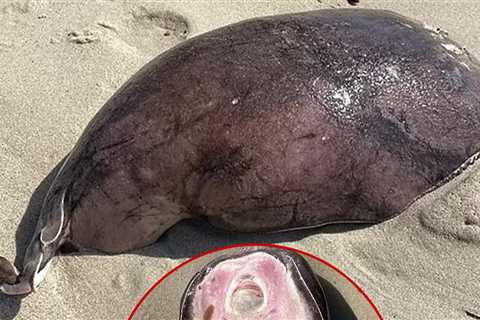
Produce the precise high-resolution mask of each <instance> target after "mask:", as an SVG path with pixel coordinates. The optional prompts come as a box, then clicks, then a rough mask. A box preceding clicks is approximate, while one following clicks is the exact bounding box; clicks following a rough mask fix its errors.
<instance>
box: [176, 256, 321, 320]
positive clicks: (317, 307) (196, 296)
mask: <svg viewBox="0 0 480 320" xmlns="http://www.w3.org/2000/svg"><path fill="white" fill-rule="evenodd" d="M242 249H243V250H242V251H241V252H240V253H235V254H231V253H227V254H225V255H222V256H219V257H217V258H215V259H214V260H212V261H211V262H209V263H208V264H206V265H205V266H204V267H203V268H202V269H201V270H200V271H198V272H197V273H196V274H195V275H194V276H193V278H192V279H191V280H190V282H189V284H188V285H187V288H186V289H185V291H184V293H183V296H182V300H181V302H180V317H179V320H195V319H208V320H214V319H231V318H230V316H231V315H228V314H221V315H219V311H220V310H215V308H214V307H213V306H214V305H216V306H217V309H218V305H224V304H225V303H229V302H230V303H231V302H232V301H233V299H232V297H226V296H225V294H223V295H222V294H221V295H218V296H212V295H210V292H209V293H208V294H207V293H206V292H205V290H207V287H208V285H209V283H208V282H209V281H211V280H213V279H215V281H216V284H215V286H216V288H215V289H216V290H219V289H220V288H223V287H222V286H223V285H225V286H234V287H235V286H239V287H241V283H235V282H236V281H235V280H236V279H235V277H237V278H245V279H249V278H251V279H254V280H257V281H258V282H259V283H260V282H264V283H267V284H282V283H283V284H285V283H288V281H284V280H285V279H281V278H279V277H278V274H275V271H273V270H272V266H271V265H266V266H265V265H264V266H262V263H261V261H260V262H259V261H258V260H261V259H256V260H255V258H253V257H254V254H258V253H261V254H265V255H268V256H271V257H274V258H275V260H277V261H278V262H279V263H281V264H282V265H283V266H284V268H285V270H286V271H287V272H286V275H285V276H287V277H290V278H291V283H293V284H294V286H295V290H292V287H288V286H285V287H281V290H280V291H286V292H288V291H289V290H292V292H288V294H287V296H290V299H291V300H289V301H278V300H276V298H278V297H270V296H269V295H270V292H268V291H269V290H268V285H267V286H265V287H263V288H260V286H259V288H258V289H259V290H260V291H262V290H264V291H265V292H258V293H257V295H258V296H261V297H262V298H263V299H264V301H263V303H262V304H263V305H264V309H266V308H265V307H267V308H268V307H269V308H270V310H269V311H274V312H275V311H276V312H279V311H280V310H282V307H286V309H290V308H291V309H294V308H295V307H297V306H296V305H295V304H300V305H303V307H304V308H305V309H304V310H305V311H307V313H308V315H309V319H310V317H311V319H315V320H328V319H330V310H329V307H328V301H327V299H326V296H325V292H324V289H323V287H322V285H321V284H320V282H319V281H318V278H319V276H317V275H316V274H315V273H314V271H313V270H312V268H311V267H310V265H309V264H308V262H307V261H306V260H305V258H304V257H303V256H301V255H300V254H298V253H296V252H293V251H289V250H285V249H278V248H273V247H272V248H267V247H265V248H261V249H251V248H249V249H246V248H242ZM242 257H246V258H247V259H249V260H247V261H246V264H247V268H248V266H253V265H254V266H255V267H253V268H251V269H250V270H248V271H246V270H245V269H243V268H242V266H240V268H237V269H234V268H227V270H228V269H229V270H228V271H227V273H232V274H234V276H233V277H232V278H233V280H232V281H230V282H229V281H227V282H225V283H224V281H225V277H224V275H222V274H220V275H219V276H218V277H212V279H207V276H208V275H209V274H211V273H214V272H216V269H218V267H219V265H220V264H222V263H225V262H234V261H235V260H238V259H239V258H242ZM262 267H265V269H266V270H262ZM248 287H252V284H251V283H250V285H249V286H247V288H248ZM277 289H279V288H277ZM216 290H215V291H216ZM202 291H203V292H202ZM235 291H236V290H226V289H225V290H221V289H220V290H219V292H229V293H230V294H234V292H235ZM293 291H295V292H293ZM296 294H298V295H299V296H300V299H299V300H297V299H295V295H296ZM269 299H270V300H271V301H269ZM196 300H197V301H196ZM198 300H200V301H198ZM205 300H210V301H205ZM282 302H283V303H286V304H287V306H283V305H281V303H282ZM201 305H210V306H209V307H207V308H206V309H205V308H204V309H201V307H200V308H198V307H199V306H201ZM267 310H268V309H267ZM267 310H263V314H262V311H261V310H260V311H259V312H258V313H259V314H250V315H249V316H250V317H251V319H257V318H262V319H265V318H266V319H277V318H278V319H283V318H285V315H282V314H280V315H277V317H276V316H275V315H274V314H270V313H269V312H268V311H267ZM222 311H224V310H222ZM222 311H220V313H223V312H222ZM266 311H267V312H266ZM288 311H289V310H283V312H288ZM296 311H300V310H296ZM202 315H203V317H202ZM265 316H267V317H265ZM282 316H283V317H282ZM297 317H300V314H297ZM244 318H248V317H245V316H243V317H241V316H240V317H239V319H244ZM248 319H250V318H248ZM298 319H299V320H300V319H301V318H298ZM301 320H304V319H301Z"/></svg>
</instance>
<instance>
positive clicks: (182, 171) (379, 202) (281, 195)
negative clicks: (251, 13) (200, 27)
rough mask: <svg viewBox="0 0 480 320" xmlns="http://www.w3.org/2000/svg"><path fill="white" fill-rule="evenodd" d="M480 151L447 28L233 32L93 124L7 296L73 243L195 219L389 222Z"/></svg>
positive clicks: (150, 235)
mask: <svg viewBox="0 0 480 320" xmlns="http://www.w3.org/2000/svg"><path fill="white" fill-rule="evenodd" d="M479 150H480V71H479V64H478V63H477V62H475V61H473V59H472V58H471V57H470V56H469V55H468V54H466V53H465V51H464V50H463V49H461V48H460V47H459V46H458V45H457V44H455V43H453V42H451V41H450V40H448V39H446V38H445V37H444V35H441V34H438V33H435V32H434V31H432V30H429V29H425V28H424V27H423V26H421V25H419V24H417V23H415V22H413V21H411V20H408V19H406V18H404V17H401V16H399V15H395V14H392V13H389V12H385V11H374V10H322V11H315V12H307V13H299V14H289V15H281V16H272V17H264V18H257V19H253V20H248V21H245V22H241V23H237V24H234V25H230V26H226V27H224V28H220V29H218V30H214V31H211V32H208V33H205V34H203V35H200V36H198V37H195V38H193V39H190V40H187V41H185V42H184V43H182V44H180V45H178V46H177V47H175V48H173V49H171V50H169V51H167V52H165V53H163V54H161V55H160V56H158V57H157V58H155V59H154V60H153V61H151V62H150V63H148V64H147V65H146V66H145V67H143V68H142V69H141V70H140V71H139V72H138V73H137V74H136V75H135V76H133V77H132V78H131V79H130V80H129V81H128V82H127V83H126V84H125V85H123V86H122V87H121V88H120V89H119V90H118V91H117V93H116V94H115V95H114V96H113V97H112V98H111V99H110V100H109V101H108V102H107V103H106V105H105V106H104V107H103V108H102V109H101V110H100V111H99V113H98V114H97V115H96V116H95V117H94V118H93V120H92V121H91V122H90V123H89V125H88V126H87V128H86V129H85V131H84V133H83V134H82V136H81V137H80V139H79V141H78V143H77V144H76V146H75V147H74V148H73V150H72V151H71V153H70V154H69V156H68V158H67V159H66V160H65V161H64V163H63V165H62V167H61V169H60V171H59V172H58V175H57V177H56V179H55V181H54V182H53V183H52V185H51V187H50V190H49V192H48V194H47V195H46V197H45V200H44V204H43V208H42V212H41V215H40V218H39V222H38V227H37V230H36V232H35V234H34V236H33V239H32V241H31V244H30V246H29V248H28V250H27V251H26V254H25V259H24V264H23V267H22V268H21V270H20V271H21V272H20V275H19V276H18V277H15V279H16V280H15V282H14V283H11V282H12V281H11V279H12V277H13V273H12V272H14V269H13V266H8V267H6V266H3V265H2V264H0V267H2V270H4V273H7V274H9V275H10V276H9V277H4V279H0V283H2V282H5V283H4V284H3V285H2V286H1V289H2V291H3V292H5V293H7V294H23V293H29V292H30V291H31V290H33V289H34V288H35V287H36V286H37V285H38V284H39V283H40V281H41V280H42V278H43V276H44V275H45V271H46V267H47V266H48V264H49V263H50V261H51V259H52V257H53V256H54V255H55V254H56V253H57V252H58V250H59V248H61V246H62V245H68V246H69V247H70V248H71V247H76V248H77V249H78V250H82V249H85V248H88V249H96V250H100V251H103V252H108V253H120V252H125V251H128V250H133V249H136V248H140V247H144V246H146V245H148V244H151V243H153V242H154V241H156V239H158V237H160V236H161V235H162V234H163V233H164V232H165V231H166V230H167V229H168V228H170V227H172V226H173V225H174V224H176V223H177V222H178V221H180V220H182V219H187V218H193V217H204V218H206V219H208V221H210V222H211V223H212V224H213V225H215V226H218V227H220V228H224V229H227V230H231V231H249V232H255V231H262V232H269V231H282V230H291V229H296V228H312V227H316V226H321V225H325V224H329V223H339V222H367V223H377V222H380V221H384V220H386V219H389V218H392V217H394V216H396V215H398V214H400V213H401V212H402V211H403V210H405V208H407V207H408V206H409V205H410V204H411V203H412V202H413V201H415V200H416V199H417V198H419V197H421V196H422V195H423V194H425V193H427V192H429V191H430V190H433V189H434V188H436V187H437V186H439V185H441V184H443V183H445V182H447V181H448V180H449V179H450V178H451V177H452V176H453V175H455V174H456V173H458V172H459V171H461V170H462V168H464V166H465V165H467V164H468V163H471V162H472V161H473V159H476V157H478V152H479ZM0 274H2V273H0ZM7 278H9V279H7Z"/></svg>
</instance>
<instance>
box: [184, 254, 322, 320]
mask: <svg viewBox="0 0 480 320" xmlns="http://www.w3.org/2000/svg"><path fill="white" fill-rule="evenodd" d="M192 294H193V295H194V299H193V308H192V313H193V315H194V316H193V319H195V320H247V319H248V320H257V319H258V320H260V319H261V320H288V319H297V320H312V319H313V317H312V315H311V313H310V311H309V307H308V305H307V302H306V301H305V299H304V298H303V296H302V294H301V293H300V291H299V288H298V287H297V285H296V284H295V282H294V281H293V277H292V276H291V271H290V270H287V268H286V267H285V265H283V264H282V262H280V261H279V260H278V259H276V258H275V257H273V256H271V255H269V254H267V253H264V252H254V253H251V254H248V255H245V256H242V257H239V258H235V259H229V260H226V261H223V262H220V263H219V264H217V265H216V266H214V267H213V269H212V270H209V271H208V272H207V274H206V275H205V277H204V279H203V280H202V281H201V283H200V284H199V285H198V286H197V287H196V288H195V291H194V292H193V293H192Z"/></svg>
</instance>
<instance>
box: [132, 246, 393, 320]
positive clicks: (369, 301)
mask: <svg viewBox="0 0 480 320" xmlns="http://www.w3.org/2000/svg"><path fill="white" fill-rule="evenodd" d="M239 247H273V248H278V249H284V250H290V251H294V252H296V253H299V254H302V255H305V256H307V257H310V258H312V259H315V260H317V261H320V262H321V263H323V264H325V265H326V266H328V267H330V268H332V269H333V270H335V271H336V272H338V273H339V274H340V275H341V276H343V277H344V278H345V279H347V281H348V282H350V283H351V284H352V285H353V286H354V287H355V289H357V290H358V292H360V293H361V294H362V296H363V297H364V298H365V299H366V300H367V302H368V303H369V304H370V306H371V307H372V308H373V310H374V311H375V313H376V314H377V316H378V318H379V319H380V320H384V319H383V317H382V315H381V314H380V311H379V310H378V308H377V306H375V304H374V303H373V301H372V299H370V297H369V296H368V295H367V294H366V293H365V292H364V291H363V290H362V288H360V287H359V286H358V285H357V284H356V283H355V282H354V281H353V280H352V279H351V278H350V277H349V276H347V275H346V274H345V273H344V272H343V271H342V270H340V269H339V268H337V267H336V266H334V265H333V264H331V263H330V262H328V261H325V260H323V259H322V258H319V257H317V256H314V255H313V254H311V253H308V252H305V251H303V250H300V249H295V248H292V247H288V246H283V245H279V244H272V243H241V244H234V245H229V246H225V247H221V248H217V249H213V250H208V251H205V252H203V253H200V254H198V255H195V256H193V257H191V258H190V259H188V260H186V261H184V262H182V263H181V264H179V265H178V266H176V267H174V268H173V269H172V270H170V271H168V272H167V273H166V274H165V275H164V276H162V277H161V278H160V279H159V280H157V282H155V283H154V284H153V285H152V286H151V287H150V288H149V289H148V290H147V292H145V294H144V295H143V297H142V298H141V299H140V301H139V302H138V303H137V304H136V305H135V308H133V310H132V312H131V313H130V316H129V317H128V320H133V316H134V315H135V312H137V310H138V308H140V306H141V305H142V303H143V302H145V300H146V299H147V297H148V296H149V295H150V293H151V292H152V291H153V290H154V289H155V288H156V287H157V286H158V285H159V284H160V283H161V282H162V281H163V280H165V279H166V278H167V277H168V276H170V275H171V274H172V273H174V272H175V271H177V270H178V269H180V268H181V267H183V266H184V265H186V264H188V263H190V262H192V261H194V260H197V259H199V258H201V257H204V256H206V255H209V254H211V253H215V252H219V251H223V250H228V249H233V248H239Z"/></svg>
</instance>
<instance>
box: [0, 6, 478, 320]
mask: <svg viewBox="0 0 480 320" xmlns="http://www.w3.org/2000/svg"><path fill="white" fill-rule="evenodd" d="M342 7H349V8H351V6H349V5H348V3H347V1H341V0H336V1H334V0H321V1H320V0H310V1H307V0H304V1H262V2H257V1H231V2H230V1H217V2H209V1H195V0H185V1H156V2H154V1H149V2H140V1H138V2H133V1H130V2H120V1H93V0H92V1H72V2H67V1H52V0H43V1H8V0H2V1H0V30H1V31H0V83H1V84H2V85H1V86H0V114H1V116H0V226H2V228H0V256H4V257H6V258H7V259H9V260H11V261H14V260H15V257H16V256H17V255H18V258H17V263H19V262H21V258H22V255H23V252H24V250H25V246H26V244H27V243H28V241H29V237H30V236H31V234H32V232H33V229H34V227H35V223H36V220H37V217H38V214H39V209H40V206H41V201H42V196H43V195H44V194H45V192H46V189H47V188H48V184H49V182H50V181H51V180H52V173H51V172H52V170H53V169H54V168H55V167H56V166H57V165H58V164H59V162H60V161H61V160H62V159H63V158H64V157H65V156H66V155H67V153H68V152H69V151H70V150H71V148H72V147H73V145H74V144H75V142H76V141H77V139H78V137H79V136H80V134H81V132H82V130H83V129H84V127H85V126H86V125H87V123H88V122H89V121H90V119H91V118H92V117H93V116H94V114H95V113H96V112H97V111H98V110H99V109H100V108H101V107H102V105H103V104H104V103H105V102H106V100H107V99H108V98H109V97H110V96H111V95H112V94H113V93H114V92H115V91H116V90H117V89H118V88H119V87H120V86H121V85H122V84H123V83H124V82H125V81H126V80H127V79H128V78H129V77H130V76H131V75H132V74H134V73H135V72H136V71H137V70H138V69H139V68H141V67H142V66H143V65H144V64H145V63H147V62H148V61H150V60H151V59H152V58H154V57H155V56H157V55H158V54H159V53H161V52H163V51H165V50H167V49H169V48H171V47H173V46H175V45H176V44H178V43H180V42H181V41H183V40H184V39H185V37H186V38H191V37H193V36H195V35H199V34H201V33H204V32H206V31H209V30H212V29H214V28H217V27H220V26H224V25H227V24H230V23H234V22H238V21H241V20H243V19H247V18H252V17H257V16H264V15H273V14H280V13H289V12H299V11H308V10H318V9H327V8H342ZM356 7H357V8H376V9H388V10H392V11H394V12H396V13H399V14H403V15H405V16H407V17H409V18H412V19H415V20H417V21H420V22H422V23H424V24H426V25H428V26H429V27H430V28H433V29H435V30H437V28H438V30H440V31H442V32H447V33H448V36H449V37H450V38H451V39H452V40H454V41H456V42H457V43H459V44H461V45H462V46H463V47H465V48H466V50H468V52H469V53H470V54H471V55H472V56H474V57H476V58H477V59H480V5H479V4H478V1H477V0H455V1H433V0H432V1H421V0H389V1H381V0H361V3H360V5H358V6H356ZM32 195H33V196H32ZM335 231H336V230H335V229H334V228H326V229H324V230H310V231H303V232H300V231H296V232H289V233H282V234H272V235H245V234H230V233H227V232H222V231H219V230H217V229H214V228H213V227H210V226H208V225H206V224H205V223H203V222H197V221H189V222H184V223H181V224H179V225H177V226H175V227H174V228H172V229H171V230H170V231H169V232H168V233H167V234H165V235H164V236H162V238H161V239H160V240H159V241H158V242H157V243H156V244H154V245H152V246H150V247H148V248H145V249H143V250H140V251H136V252H133V253H128V254H122V255H116V256H107V255H102V254H85V255H76V256H62V257H58V258H56V259H55V262H54V264H53V268H52V269H51V271H50V272H49V274H48V275H47V277H46V279H45V282H44V283H43V284H42V286H41V287H40V288H39V290H38V292H36V293H34V294H31V295H29V296H28V297H26V298H24V299H20V298H16V297H8V296H5V295H0V319H2V320H3V319H5V320H8V319H21V320H34V319H75V320H81V319H127V317H128V315H129V314H130V312H131V310H132V308H133V307H134V306H135V304H136V303H137V301H138V299H140V298H141V297H142V295H143V294H144V292H145V291H146V290H147V289H148V288H149V287H150V286H151V285H152V284H153V283H154V282H155V281H156V280H157V279H158V278H160V277H161V276H162V275H163V274H164V273H166V272H167V271H168V270H169V269H171V268H172V267H174V266H176V265H178V264H179V263H181V262H182V261H184V260H185V259H188V258H190V257H191V256H193V255H196V254H199V253H201V252H202V251H205V250H210V249H213V248H216V247H220V246H224V245H228V244H233V243H242V242H274V243H279V244H285V245H289V246H292V247H296V248H298V249H301V250H304V251H308V252H310V253H312V254H315V255H317V256H319V257H321V258H323V259H325V260H327V261H329V262H331V263H333V264H334V265H336V266H337V267H339V268H340V269H341V270H343V271H344V272H345V273H346V274H348V275H349V276H350V277H351V278H353V279H354V280H355V281H356V283H358V284H359V285H360V286H361V287H362V288H363V290H364V291H365V292H366V293H367V294H368V295H369V296H370V298H371V299H372V300H373V302H374V303H375V304H376V305H377V307H378V308H379V310H380V312H381V313H382V315H383V316H384V318H385V319H396V320H410V319H432V320H437V319H438V320H440V319H449V320H450V319H452V320H472V319H480V163H479V162H478V161H477V162H476V163H475V164H473V165H472V166H470V167H469V168H468V169H467V170H466V171H465V172H463V173H462V174H461V175H459V176H458V177H457V178H455V179H454V180H453V181H451V182H449V183H448V184H447V185H445V186H443V187H441V188H439V189H437V190H436V191H435V192H432V193H430V194H428V195H426V196H424V197H423V198H421V199H419V200H418V201H417V202H416V203H414V204H413V205H412V206H411V207H410V208H409V209H408V210H406V211H405V212H403V213H402V214H401V215H400V216H398V217H397V218H394V219H392V220H389V221H387V222H385V223H381V224H378V225H375V226H371V227H368V228H361V229H355V230H349V231H344V232H335ZM178 290H179V288H178V287H172V291H171V292H170V295H169V293H168V291H167V292H166V293H165V299H167V300H168V299H171V300H174V299H175V298H174V297H177V296H176V294H177V292H178ZM171 300H169V301H171ZM475 315H476V317H475ZM156 319H164V320H170V319H175V316H172V314H169V313H167V312H160V311H159V314H158V316H157V318H156Z"/></svg>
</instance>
